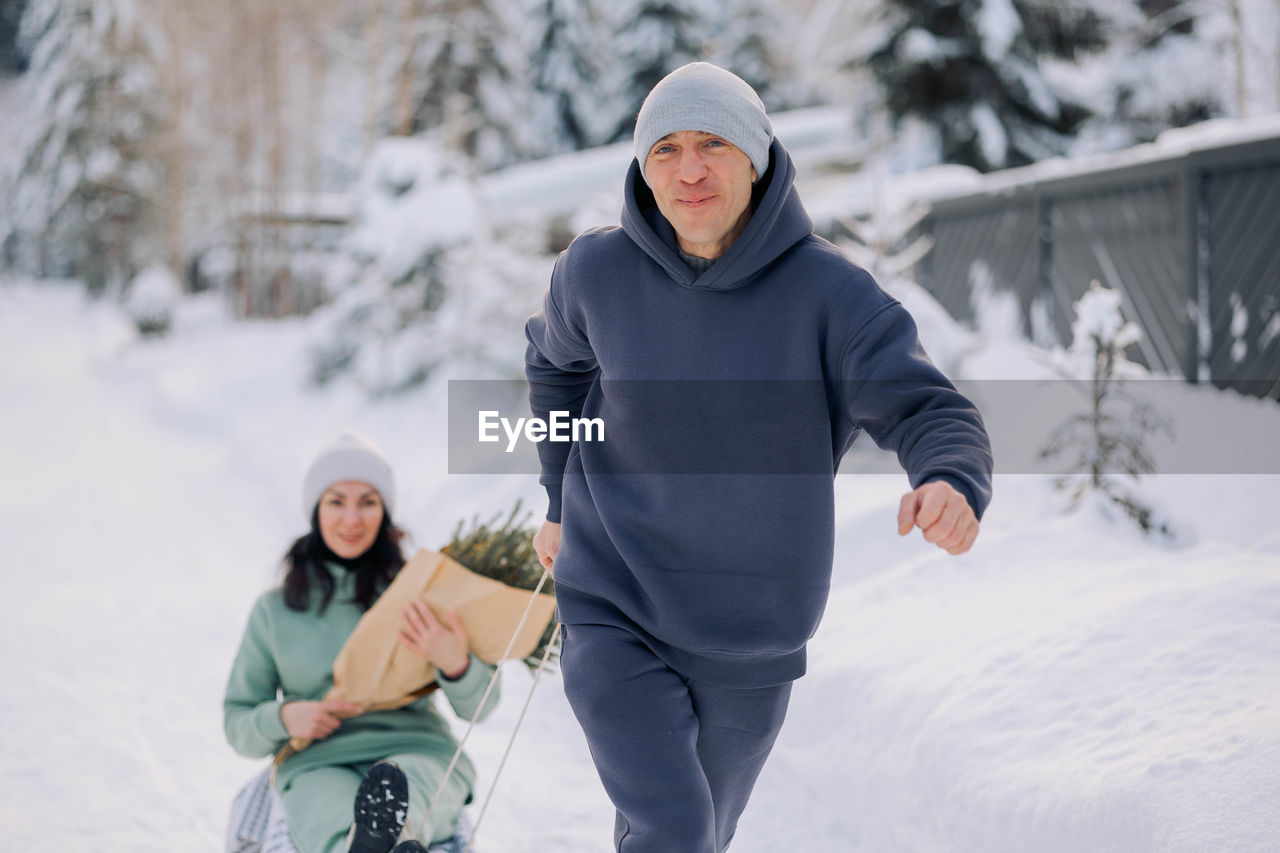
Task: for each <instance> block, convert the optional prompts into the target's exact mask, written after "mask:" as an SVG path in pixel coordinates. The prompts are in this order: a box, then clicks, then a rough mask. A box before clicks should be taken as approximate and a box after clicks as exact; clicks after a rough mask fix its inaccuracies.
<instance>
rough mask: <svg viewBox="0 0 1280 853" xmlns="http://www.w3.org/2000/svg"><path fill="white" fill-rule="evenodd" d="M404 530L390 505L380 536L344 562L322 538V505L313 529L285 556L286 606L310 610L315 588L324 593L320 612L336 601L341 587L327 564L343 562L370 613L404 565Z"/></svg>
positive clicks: (358, 597) (363, 607)
mask: <svg viewBox="0 0 1280 853" xmlns="http://www.w3.org/2000/svg"><path fill="white" fill-rule="evenodd" d="M402 538H404V531H402V530H401V529H400V528H398V527H396V526H395V523H394V522H392V520H391V513H390V512H388V511H387V508H386V506H385V505H384V506H383V508H382V524H381V525H379V527H378V535H377V537H376V538H375V539H374V540H373V544H372V545H370V546H369V550H368V551H365V552H364V553H363V554H361V555H360V556H359V557H355V558H354V559H350V560H348V559H344V558H342V557H339V556H338V555H337V554H335V553H333V551H331V550H329V546H328V545H326V544H324V537H322V536H321V535H320V505H319V504H317V505H316V508H315V509H314V510H312V512H311V530H309V531H308V532H307V533H304V534H303V535H302V536H299V537H298V538H297V539H296V540H295V541H294V543H293V544H292V545H291V546H289V550H288V552H287V553H286V554H285V555H284V566H285V575H284V603H285V606H287V607H288V608H289V609H290V610H307V609H308V608H309V607H310V606H311V585H312V584H313V583H314V584H315V586H316V587H317V589H318V590H319V592H320V610H319V612H320V613H323V612H324V611H325V609H326V608H327V607H328V606H329V604H330V602H332V601H333V592H334V588H335V587H336V586H337V584H336V582H335V581H334V579H333V574H332V572H330V571H329V567H328V566H327V565H325V564H326V563H339V564H340V565H343V566H345V567H346V568H347V571H352V572H355V574H356V591H355V597H354V598H353V601H354V602H355V603H356V604H359V605H360V609H361V610H368V609H369V608H370V607H372V606H373V602H374V601H375V600H377V598H378V596H379V595H381V594H382V592H383V590H385V589H386V588H387V586H388V585H389V584H390V583H391V581H392V579H393V578H395V576H396V574H397V573H399V571H400V568H401V567H402V566H403V565H404V554H403V553H402V552H401V551H400V540H401V539H402Z"/></svg>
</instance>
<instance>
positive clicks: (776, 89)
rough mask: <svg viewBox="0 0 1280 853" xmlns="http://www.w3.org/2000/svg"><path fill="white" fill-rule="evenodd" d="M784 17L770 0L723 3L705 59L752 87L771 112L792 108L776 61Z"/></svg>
mask: <svg viewBox="0 0 1280 853" xmlns="http://www.w3.org/2000/svg"><path fill="white" fill-rule="evenodd" d="M780 23H781V14H780V11H779V9H778V6H777V4H774V3H771V2H769V1H768V0H723V2H721V3H720V8H719V14H718V17H717V19H715V20H714V21H713V22H712V24H713V26H712V28H711V31H710V37H709V39H708V41H707V43H706V44H705V46H704V51H705V54H706V56H705V58H706V59H707V61H709V62H713V63H715V64H716V65H719V66H721V67H722V68H727V69H729V70H730V71H732V72H733V73H734V74H737V75H738V76H739V77H741V78H742V79H743V80H746V81H747V82H748V83H750V84H751V86H752V88H754V89H755V90H756V92H757V93H758V94H759V95H760V99H761V100H762V101H764V105H765V107H767V108H768V109H769V110H770V111H773V110H781V109H786V108H788V107H790V106H792V104H791V103H790V96H789V95H788V93H787V92H786V91H785V83H786V81H785V79H784V74H783V70H782V67H781V61H780V60H779V59H778V57H777V50H778V47H779V45H778V30H779V26H780Z"/></svg>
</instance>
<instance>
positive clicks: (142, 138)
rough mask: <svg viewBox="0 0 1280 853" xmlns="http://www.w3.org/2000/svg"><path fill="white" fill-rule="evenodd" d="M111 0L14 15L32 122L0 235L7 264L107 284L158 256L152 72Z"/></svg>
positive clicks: (127, 19)
mask: <svg viewBox="0 0 1280 853" xmlns="http://www.w3.org/2000/svg"><path fill="white" fill-rule="evenodd" d="M131 12H132V8H131V6H130V5H129V4H128V3H125V2H119V0H33V2H32V3H31V4H30V6H29V7H28V8H27V11H26V14H25V15H24V16H23V19H22V26H21V39H22V42H23V44H24V46H25V49H26V51H27V53H28V55H29V56H30V69H29V71H28V73H27V75H26V77H25V80H24V82H25V84H26V85H27V86H28V87H29V94H30V97H31V99H32V104H33V109H32V111H31V115H32V116H33V117H34V119H35V121H34V122H33V123H32V125H31V126H30V127H29V128H28V129H27V132H26V135H25V141H24V143H23V145H22V150H21V153H20V155H19V160H18V163H19V168H18V171H17V173H16V175H14V176H13V178H12V184H11V185H10V186H8V187H6V188H5V191H4V193H3V198H4V199H5V206H6V210H5V216H4V221H3V222H2V223H0V243H2V244H5V245H6V254H8V255H9V256H10V259H11V261H13V262H14V263H15V264H16V266H18V268H20V269H23V270H24V271H26V272H28V273H31V274H35V275H57V276H74V277H77V278H80V279H82V280H83V281H85V283H86V284H87V285H88V286H89V288H90V290H91V291H93V292H101V291H103V290H104V289H107V288H110V289H112V290H113V291H116V292H117V293H118V292H120V291H121V290H122V289H123V286H124V284H125V282H126V281H128V280H129V279H131V278H132V277H133V275H134V274H135V273H136V272H137V271H138V270H140V269H142V268H143V267H145V266H146V265H147V264H148V263H150V262H151V261H154V260H156V259H158V258H159V257H161V253H162V246H161V243H162V242H163V238H162V231H163V229H162V226H161V224H160V221H159V217H158V208H157V204H156V198H157V194H158V192H159V188H160V186H161V183H162V177H163V175H162V174H161V170H160V167H159V166H157V165H156V164H157V160H156V158H155V156H154V154H155V150H154V149H155V144H156V141H157V139H158V138H159V135H160V118H159V116H160V113H159V110H158V105H157V98H156V94H155V93H156V92H157V90H158V88H159V87H158V86H157V75H156V71H155V67H154V65H153V63H152V62H151V59H150V54H149V47H148V44H147V42H146V39H145V33H144V32H143V30H142V25H141V24H140V22H139V21H138V20H137V19H135V18H134V17H133V16H132V14H131Z"/></svg>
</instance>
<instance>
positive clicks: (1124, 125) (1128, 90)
mask: <svg viewBox="0 0 1280 853" xmlns="http://www.w3.org/2000/svg"><path fill="white" fill-rule="evenodd" d="M1078 2H1082V0H1078ZM1093 2H1094V3H1096V4H1098V6H1099V8H1100V9H1104V10H1105V11H1104V12H1101V13H1100V14H1106V15H1107V16H1108V17H1107V21H1108V27H1107V29H1108V44H1107V46H1106V47H1105V48H1104V49H1102V50H1099V51H1096V52H1095V53H1093V54H1092V55H1090V56H1086V57H1082V58H1081V59H1080V60H1079V62H1078V63H1077V67H1075V68H1073V69H1072V71H1073V72H1074V75H1075V76H1076V77H1077V78H1079V79H1083V80H1093V81H1098V82H1097V84H1096V87H1095V89H1094V90H1093V91H1087V92H1083V93H1082V94H1083V95H1084V97H1085V99H1087V100H1088V101H1089V103H1090V106H1091V108H1092V111H1093V117H1092V118H1091V119H1090V120H1089V121H1088V122H1086V123H1085V125H1084V126H1083V127H1081V128H1080V130H1079V135H1080V137H1081V138H1080V140H1079V142H1078V143H1077V145H1076V146H1075V148H1076V150H1077V151H1080V152H1085V153H1087V152H1089V151H1093V150H1108V149H1116V148H1123V147H1128V146H1131V145H1135V144H1137V143H1140V142H1150V141H1151V140H1153V139H1155V138H1156V136H1158V135H1159V134H1160V133H1161V132H1162V131H1164V130H1167V129H1169V128H1171V127H1182V126H1185V125H1188V124H1193V123H1195V122H1198V121H1203V120H1205V119H1207V118H1212V117H1213V116H1217V115H1223V114H1225V113H1228V112H1230V109H1229V108H1228V106H1227V105H1228V104H1230V103H1231V102H1232V101H1233V100H1234V98H1233V97H1231V96H1230V95H1228V93H1227V90H1228V88H1229V87H1228V85H1226V83H1227V79H1228V77H1229V76H1230V75H1227V74H1188V73H1187V70H1188V69H1190V68H1203V67H1211V66H1215V65H1219V64H1221V57H1222V54H1223V52H1224V51H1228V52H1231V51H1234V48H1235V47H1237V46H1238V45H1235V44H1231V45H1224V44H1218V43H1215V41H1214V40H1212V39H1209V38H1206V37H1205V36H1203V35H1202V34H1201V32H1200V30H1201V29H1202V26H1201V25H1202V23H1208V24H1209V26H1208V27H1207V29H1213V25H1214V23H1215V22H1214V21H1213V19H1214V18H1218V19H1222V18H1225V17H1227V16H1228V11H1229V10H1228V7H1229V8H1231V9H1234V8H1238V6H1237V5H1236V4H1235V0H1231V2H1230V3H1228V4H1225V5H1222V4H1195V3H1187V2H1184V0H1129V2H1118V0H1117V2H1109V3H1104V2H1103V0H1093ZM1223 28H1224V27H1219V29H1223ZM1237 70H1238V69H1237ZM1170 81H1176V84H1175V85H1169V83H1170Z"/></svg>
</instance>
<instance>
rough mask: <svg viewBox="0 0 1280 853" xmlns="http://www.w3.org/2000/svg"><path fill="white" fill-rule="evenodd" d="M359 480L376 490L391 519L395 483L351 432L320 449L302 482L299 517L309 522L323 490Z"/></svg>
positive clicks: (378, 459) (383, 464)
mask: <svg viewBox="0 0 1280 853" xmlns="http://www.w3.org/2000/svg"><path fill="white" fill-rule="evenodd" d="M345 480H359V481H360V482H362V483H368V484H369V485H370V486H373V487H374V488H375V489H377V490H378V494H379V495H380V496H381V497H382V504H383V506H385V507H386V508H387V512H388V513H389V514H390V515H392V516H393V517H394V516H395V503H396V480H395V477H394V476H393V475H392V473H391V466H390V465H388V464H387V460H386V459H384V458H383V456H382V454H381V453H379V452H378V449H377V448H376V447H374V446H373V445H372V444H370V443H369V441H368V440H367V439H365V438H363V437H361V436H359V435H357V434H356V433H354V432H350V431H348V432H344V433H342V434H341V435H339V436H338V437H337V438H335V439H334V440H333V441H331V442H329V443H328V444H327V445H325V446H324V447H322V448H321V449H320V452H319V453H317V454H316V458H315V459H314V460H313V461H312V462H311V467H310V468H308V469H307V476H306V477H305V478H303V481H302V514H303V515H304V516H305V517H306V519H307V521H311V514H312V513H313V512H315V509H316V504H318V503H320V498H321V497H322V496H323V495H324V492H325V489H327V488H329V487H330V486H332V485H333V484H334V483H341V482H343V481H345Z"/></svg>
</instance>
